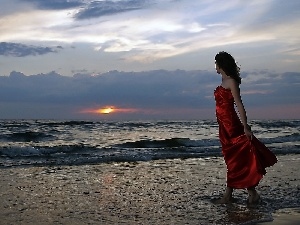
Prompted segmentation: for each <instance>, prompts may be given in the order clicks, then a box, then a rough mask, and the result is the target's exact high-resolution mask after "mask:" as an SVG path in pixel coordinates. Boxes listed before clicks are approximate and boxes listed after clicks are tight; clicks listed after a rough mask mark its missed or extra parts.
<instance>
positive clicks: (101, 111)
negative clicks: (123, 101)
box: [80, 106, 141, 115]
mask: <svg viewBox="0 0 300 225" xmlns="http://www.w3.org/2000/svg"><path fill="white" fill-rule="evenodd" d="M138 111H141V110H138V109H134V108H117V107H116V106H104V107H101V108H90V109H84V110H81V111H80V112H81V113H92V114H106V115H107V114H111V113H134V112H138Z"/></svg>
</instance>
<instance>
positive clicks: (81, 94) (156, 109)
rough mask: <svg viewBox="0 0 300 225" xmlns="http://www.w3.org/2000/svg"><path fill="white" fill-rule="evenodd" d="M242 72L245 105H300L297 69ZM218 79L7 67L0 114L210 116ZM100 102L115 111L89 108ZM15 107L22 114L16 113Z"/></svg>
mask: <svg viewBox="0 0 300 225" xmlns="http://www.w3.org/2000/svg"><path fill="white" fill-rule="evenodd" d="M242 76H243V84H242V96H243V100H244V102H245V105H246V106H247V108H249V109H250V110H251V109H255V108H257V107H260V108H262V109H265V110H266V108H267V107H277V106H278V105H281V106H282V107H283V108H282V113H283V114H281V115H273V116H271V115H270V113H269V112H267V111H266V114H265V115H269V116H271V117H274V118H281V117H283V116H286V115H289V114H288V113H289V112H285V110H287V108H284V106H287V107H290V106H291V105H294V107H295V108H296V109H297V110H300V107H299V105H300V98H299V95H298V92H299V88H300V73H283V74H274V73H271V72H269V71H256V72H252V73H243V74H242ZM260 77H263V79H260ZM218 82H219V77H218V76H217V75H216V74H215V73H212V72H208V71H200V70H198V71H184V70H176V71H166V70H156V71H147V72H119V71H110V72H108V73H105V74H93V75H91V74H84V73H81V74H75V75H74V76H73V77H66V76H61V75H59V74H57V73H55V72H51V73H48V74H38V75H31V76H25V75H24V74H22V73H19V72H12V73H11V74H10V76H9V77H5V76H2V77H0V92H1V93H0V103H1V105H2V115H7V116H6V117H11V118H16V117H19V116H23V117H24V116H25V115H31V116H32V117H33V118H47V119H55V118H60V119H61V118H64V119H66V118H76V119H80V118H96V119H97V118H98V119H103V118H107V119H112V118H136V119H138V118H158V119H162V118H163V119H165V118H169V119H172V118H177V119H178V118H179V119H191V118H194V119H196V118H199V119H201V118H210V119H211V118H214V104H215V103H214V97H213V90H214V88H215V87H216V85H217V84H218ZM12 105H14V106H19V110H18V111H17V112H15V111H13V110H14V107H12ZM105 106H113V107H115V108H118V109H120V110H119V113H116V115H109V116H107V115H106V117H103V115H102V116H101V115H99V114H98V115H95V114H91V113H88V112H91V111H93V110H94V111H95V110H97V109H100V108H103V107H105ZM45 107H46V108H48V110H47V113H45V111H44V110H45ZM297 107H298V108H297ZM122 109H123V111H122ZM129 109H131V110H129ZM126 110H127V111H126ZM20 111H21V112H22V113H24V114H21V115H19V114H20ZM82 112H87V113H82ZM284 113H285V114H284ZM299 115H300V114H298V115H294V118H299ZM289 116H290V117H292V116H293V115H289ZM21 118H22V117H21Z"/></svg>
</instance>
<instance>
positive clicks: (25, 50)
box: [0, 42, 62, 57]
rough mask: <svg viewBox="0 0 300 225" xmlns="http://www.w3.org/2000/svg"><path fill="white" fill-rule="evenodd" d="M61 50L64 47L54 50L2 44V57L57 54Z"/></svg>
mask: <svg viewBox="0 0 300 225" xmlns="http://www.w3.org/2000/svg"><path fill="white" fill-rule="evenodd" d="M59 49H62V47H61V46H57V47H54V48H53V47H52V48H50V47H41V46H33V45H24V44H20V43H8V42H0V55H3V56H13V57H24V56H29V55H32V56H36V55H44V54H48V53H56V52H57V51H58V50H59Z"/></svg>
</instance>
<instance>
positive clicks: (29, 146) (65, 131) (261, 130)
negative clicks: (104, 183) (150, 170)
mask: <svg viewBox="0 0 300 225" xmlns="http://www.w3.org/2000/svg"><path fill="white" fill-rule="evenodd" d="M250 125H251V126H252V130H253V133H254V135H255V136H256V137H257V138H258V139H260V140H261V141H262V142H263V143H264V144H265V145H266V146H267V147H269V148H270V149H271V150H272V151H273V152H274V153H275V154H276V155H278V154H300V120H253V121H251V122H250ZM211 156H221V148H220V142H219V140H218V124H217V122H216V121H214V120H196V121H51V120H1V121H0V167H11V166H26V165H43V166H47V165H76V164H91V163H93V164H94V163H103V162H124V161H125V162H132V161H148V160H156V159H172V158H199V157H211Z"/></svg>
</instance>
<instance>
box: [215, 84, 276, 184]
mask: <svg viewBox="0 0 300 225" xmlns="http://www.w3.org/2000/svg"><path fill="white" fill-rule="evenodd" d="M214 95H215V100H216V116H217V121H218V124H219V139H220V142H221V145H222V153H223V156H224V159H225V163H226V165H227V186H228V187H232V188H249V187H254V186H256V185H258V183H259V181H260V180H261V179H262V177H263V175H265V174H266V170H265V168H266V167H269V166H272V165H274V164H275V163H276V162H277V159H276V156H275V155H274V154H273V153H272V152H271V151H270V150H269V149H268V148H267V147H266V146H265V145H264V144H263V143H261V142H260V141H259V140H258V139H257V138H256V137H254V136H253V137H252V140H249V139H248V138H247V137H246V135H245V133H244V127H243V125H242V123H241V121H240V119H239V117H238V115H237V113H236V111H235V108H234V98H233V96H232V94H231V91H230V90H229V89H225V88H224V87H222V86H218V87H217V88H216V90H215V92H214Z"/></svg>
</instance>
